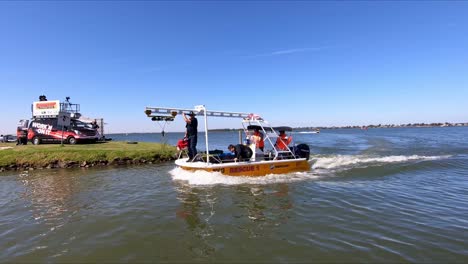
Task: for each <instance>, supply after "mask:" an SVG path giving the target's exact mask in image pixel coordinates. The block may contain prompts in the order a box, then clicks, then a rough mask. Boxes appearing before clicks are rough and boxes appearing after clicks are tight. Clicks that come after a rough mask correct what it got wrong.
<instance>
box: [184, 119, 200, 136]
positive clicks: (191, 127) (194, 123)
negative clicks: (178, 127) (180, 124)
mask: <svg viewBox="0 0 468 264" xmlns="http://www.w3.org/2000/svg"><path fill="white" fill-rule="evenodd" d="M185 127H186V128H187V136H188V137H190V136H196V135H197V133H198V120H197V118H196V117H194V118H193V119H190V123H187V125H185Z"/></svg>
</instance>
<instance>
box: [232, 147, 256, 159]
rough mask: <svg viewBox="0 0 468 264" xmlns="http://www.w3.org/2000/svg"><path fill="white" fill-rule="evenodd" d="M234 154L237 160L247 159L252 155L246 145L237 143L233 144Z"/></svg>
mask: <svg viewBox="0 0 468 264" xmlns="http://www.w3.org/2000/svg"><path fill="white" fill-rule="evenodd" d="M234 154H235V155H236V158H237V159H238V160H248V159H250V157H252V150H251V149H250V148H249V147H247V146H246V145H242V144H237V145H236V146H235V150H234Z"/></svg>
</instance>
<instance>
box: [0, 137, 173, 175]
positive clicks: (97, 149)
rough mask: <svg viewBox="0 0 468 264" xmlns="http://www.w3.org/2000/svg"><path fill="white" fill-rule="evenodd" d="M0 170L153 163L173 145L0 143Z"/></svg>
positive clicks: (162, 158)
mask: <svg viewBox="0 0 468 264" xmlns="http://www.w3.org/2000/svg"><path fill="white" fill-rule="evenodd" d="M3 147H12V148H8V149H2V150H0V170H9V169H13V170H14V169H31V168H68V167H91V166H96V165H122V164H138V163H154V162H162V161H168V160H172V159H173V158H174V155H175V152H176V148H175V147H173V146H170V145H164V144H159V143H147V142H139V143H138V144H127V143H126V142H112V141H111V142H106V143H99V144H77V145H63V146H61V145H60V144H43V145H37V146H35V145H31V144H28V145H26V146H15V144H14V143H0V148H3Z"/></svg>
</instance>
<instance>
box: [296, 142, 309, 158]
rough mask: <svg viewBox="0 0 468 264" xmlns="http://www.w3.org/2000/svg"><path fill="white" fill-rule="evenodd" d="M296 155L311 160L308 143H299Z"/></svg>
mask: <svg viewBox="0 0 468 264" xmlns="http://www.w3.org/2000/svg"><path fill="white" fill-rule="evenodd" d="M294 155H296V157H300V158H305V159H306V160H309V158H310V148H309V146H308V145H307V144H299V145H297V146H296V147H295V148H294Z"/></svg>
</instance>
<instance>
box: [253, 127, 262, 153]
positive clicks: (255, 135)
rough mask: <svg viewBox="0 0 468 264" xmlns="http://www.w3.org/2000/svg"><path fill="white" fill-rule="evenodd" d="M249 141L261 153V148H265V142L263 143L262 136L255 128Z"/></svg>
mask: <svg viewBox="0 0 468 264" xmlns="http://www.w3.org/2000/svg"><path fill="white" fill-rule="evenodd" d="M251 141H252V143H255V145H256V146H257V148H259V149H260V150H261V151H263V148H264V147H265V142H264V141H263V134H262V133H261V132H260V130H259V129H258V128H255V130H254V133H253V135H252V137H251Z"/></svg>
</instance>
